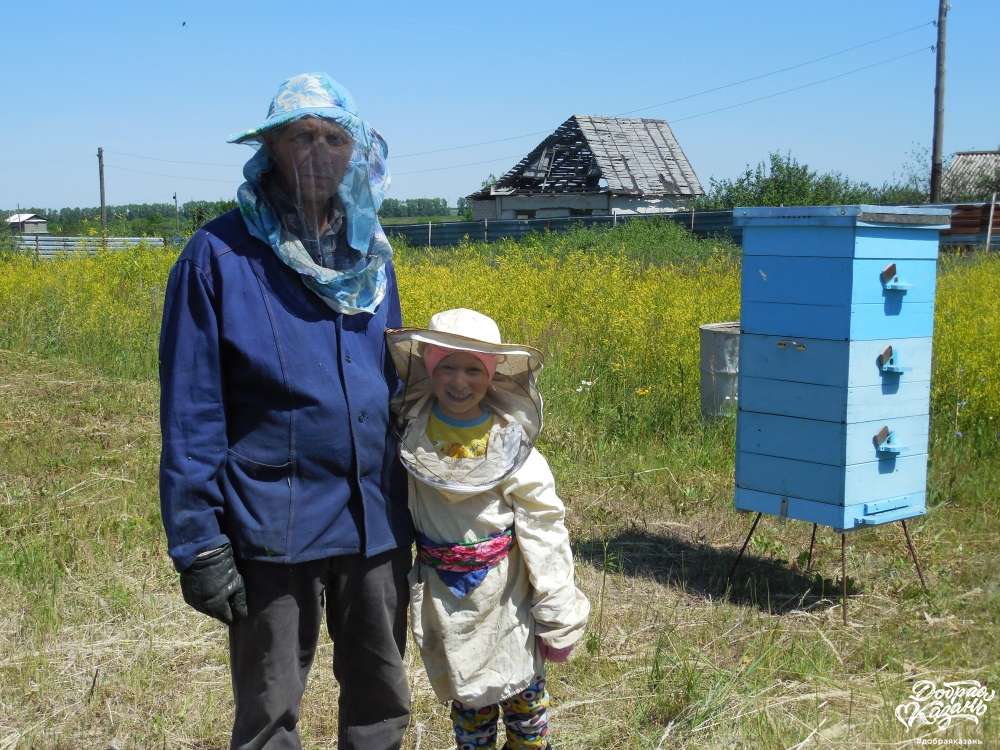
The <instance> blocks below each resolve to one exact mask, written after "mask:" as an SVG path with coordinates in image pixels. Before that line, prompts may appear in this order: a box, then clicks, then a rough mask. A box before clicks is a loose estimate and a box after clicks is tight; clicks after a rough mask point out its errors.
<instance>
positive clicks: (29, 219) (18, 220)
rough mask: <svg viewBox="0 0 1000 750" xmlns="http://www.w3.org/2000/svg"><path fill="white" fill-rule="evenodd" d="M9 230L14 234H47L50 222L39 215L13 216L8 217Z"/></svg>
mask: <svg viewBox="0 0 1000 750" xmlns="http://www.w3.org/2000/svg"><path fill="white" fill-rule="evenodd" d="M7 229H8V230H9V231H11V232H13V233H14V234H47V233H48V231H49V222H48V219H46V218H44V217H42V216H39V215H38V214H11V215H10V216H8V217H7Z"/></svg>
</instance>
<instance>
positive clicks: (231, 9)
mask: <svg viewBox="0 0 1000 750" xmlns="http://www.w3.org/2000/svg"><path fill="white" fill-rule="evenodd" d="M4 15H5V18H4V21H5V23H4V27H5V33H4V43H3V45H2V46H0V70H3V71H4V73H5V76H4V78H5V80H6V82H7V96H6V97H5V106H4V107H3V108H2V110H3V116H2V117H0V139H2V140H3V142H4V143H6V144H7V147H6V148H5V149H4V154H3V156H2V157H0V176H2V179H0V207H5V208H13V207H15V206H16V205H21V206H29V205H30V206H42V207H49V208H51V207H61V206H93V205H97V204H98V202H99V195H98V187H97V159H96V151H97V147H98V146H103V147H104V149H105V152H106V156H105V161H106V165H107V172H106V180H107V195H108V202H109V203H112V204H115V203H129V202H169V201H170V200H171V196H172V194H173V193H174V192H175V191H176V192H177V194H178V198H179V199H180V200H181V201H185V200H194V199H218V198H222V197H230V196H232V195H233V194H234V193H235V189H236V187H237V185H238V184H239V182H240V180H241V177H240V169H241V165H242V163H243V162H244V161H245V160H246V159H247V158H248V157H249V155H250V151H249V149H248V148H247V147H245V146H234V145H228V144H226V143H225V140H226V137H227V136H228V135H230V134H232V133H235V132H238V131H240V130H243V129H245V128H248V127H250V126H253V125H255V124H257V122H258V121H260V120H262V119H263V117H264V115H265V113H266V110H267V106H268V103H269V101H270V98H271V96H272V95H273V94H274V91H275V89H276V87H277V85H278V84H279V83H280V82H281V81H282V80H283V79H285V78H287V77H288V76H290V75H293V74H295V73H299V72H304V71H314V70H325V71H327V72H329V73H330V74H331V75H332V76H333V77H334V78H337V79H338V80H340V81H341V82H342V83H344V84H345V85H347V86H348V87H349V88H350V89H351V90H352V92H353V93H354V96H355V98H356V99H357V101H358V103H359V106H360V108H361V112H362V114H363V116H364V117H366V118H367V119H368V120H369V121H370V122H371V123H372V124H373V125H375V127H377V128H378V129H379V130H380V131H381V132H382V133H383V134H384V135H385V137H386V140H387V141H388V143H389V147H390V168H391V169H392V172H393V187H392V189H391V191H390V193H389V195H390V196H393V197H397V198H410V197H424V196H427V197H446V198H447V199H448V201H449V202H450V203H452V204H453V203H454V202H455V200H456V199H457V197H458V196H460V195H464V194H467V193H469V192H472V191H473V190H475V189H476V188H478V187H479V185H480V182H481V181H482V180H483V179H484V177H485V176H486V175H488V174H489V173H490V172H493V173H496V174H497V175H499V174H501V173H502V172H504V171H506V170H507V169H508V168H509V167H510V166H512V165H513V163H514V162H516V161H517V159H518V158H520V156H522V155H523V154H524V153H526V152H527V151H528V150H530V149H531V147H533V146H534V145H535V144H536V143H537V142H538V141H539V140H541V139H542V137H544V133H545V132H549V131H551V130H553V129H555V128H556V127H557V126H558V125H559V124H560V123H561V122H562V121H563V120H565V119H566V118H567V117H569V116H570V115H572V114H576V113H580V114H595V115H614V114H619V113H623V112H626V111H630V110H635V109H638V108H640V107H647V106H649V105H653V104H658V103H661V102H667V101H670V100H674V99H678V98H680V97H684V96H687V95H689V94H693V93H696V92H699V91H703V90H705V89H710V88H714V87H718V86H722V85H725V84H728V83H731V82H734V81H738V80H741V79H745V78H749V77H753V76H757V75H760V74H765V73H768V72H770V71H773V70H776V69H780V68H785V67H788V66H793V65H797V64H798V63H802V62H805V61H808V60H812V59H814V58H817V57H821V56H824V55H827V54H830V53H834V52H838V51H840V50H843V49H845V48H848V47H852V46H854V45H859V44H863V43H865V42H868V41H871V40H874V39H877V38H880V37H884V36H886V35H890V34H895V33H896V32H903V30H905V29H911V27H914V26H918V25H920V24H927V22H930V21H932V20H934V19H935V18H936V15H937V0H868V1H867V2H856V1H855V0H844V2H840V3H837V4H827V3H810V2H802V0H798V2H785V1H783V0H760V1H759V2H754V3H747V2H700V3H690V2H686V3H678V2H667V1H665V0H660V1H659V2H621V3H607V2H601V3H597V2H584V1H582V0H577V1H576V2H549V3H543V2H538V1H537V0H535V2H523V1H522V0H505V2H501V3H496V2H493V3H469V2H437V3H412V2H382V3H342V2H323V3H309V2H299V3H295V4H287V5H284V6H282V5H280V4H278V3H273V2H272V3H255V2H241V3H230V2H205V1H204V0H202V2H190V1H189V0H179V1H176V2H169V3H152V4H137V3H134V2H129V3H125V2H105V3H98V4H93V3H78V2H72V3H70V2H45V1H44V0H42V1H41V2H34V3H30V4H27V3H23V4H19V7H18V8H17V10H14V11H10V10H8V11H5V14H4ZM997 28H1000V2H997V0H954V1H953V5H952V9H951V12H950V14H949V20H948V32H949V33H948V48H947V49H948V77H947V88H946V92H947V97H946V120H945V137H944V144H945V152H946V153H950V152H953V151H958V150H968V149H992V148H997V147H998V146H1000V127H998V123H1000V111H998V110H1000V101H998V99H997V97H996V95H995V94H996V82H995V67H996V66H995V59H996V58H995V55H996V52H995V35H996V30H997ZM935 33H936V32H935V29H934V27H933V26H932V25H923V26H921V27H920V28H917V29H913V30H910V31H906V32H905V33H899V34H898V35H896V36H893V37H892V38H889V39H884V40H883V41H881V42H878V43H877V44H871V45H868V46H864V47H860V48H858V49H855V50H853V51H850V52H847V53H845V54H842V55H837V56H833V57H830V58H829V59H826V60H823V61H820V62H816V63H813V64H809V65H805V66H802V67H798V68H796V69H794V70H789V71H786V72H783V73H780V74H776V75H772V76H767V77H763V78H760V79H758V80H755V81H751V82H748V83H744V84H740V85H736V86H731V87H728V88H725V89H722V90H719V91H716V92H714V93H710V94H705V95H701V96H696V97H692V98H689V99H686V100H684V101H679V102H675V103H672V104H667V105H664V106H659V107H654V108H651V109H647V110H644V111H643V112H641V113H636V115H635V116H643V117H656V118H663V119H666V120H668V121H669V122H671V124H672V127H673V129H674V132H675V134H676V135H677V138H678V140H679V141H680V143H681V145H682V147H683V148H684V150H685V152H686V154H687V156H688V158H689V160H690V161H691V163H692V165H693V167H694V169H695V171H696V173H697V174H698V176H699V177H700V179H701V180H702V182H703V183H704V184H705V186H706V187H707V186H708V184H709V180H710V178H712V177H716V178H725V177H733V176H735V175H737V174H738V173H739V172H740V171H742V169H743V168H744V167H745V166H746V165H748V164H750V165H753V164H756V163H757V162H759V161H762V160H764V159H765V158H766V157H767V154H768V153H769V152H771V151H776V150H777V151H782V152H787V153H791V154H792V155H793V156H795V157H796V158H798V159H799V160H800V161H804V162H806V163H807V164H809V165H810V166H811V167H813V168H814V169H818V170H821V171H840V172H842V173H844V174H846V175H848V176H850V177H852V178H854V179H864V180H869V181H872V182H882V181H884V180H888V179H891V178H892V177H893V175H894V174H900V173H902V172H903V170H904V167H905V165H906V164H907V162H909V161H912V158H911V153H912V152H913V151H914V149H915V148H916V149H919V148H921V147H922V148H924V149H927V150H928V153H929V147H930V143H931V122H932V114H933V77H934V54H933V53H932V52H931V51H930V49H929V48H930V47H931V45H932V44H933V43H934V40H935ZM921 48H923V49H921ZM911 52H912V53H913V54H908V53H911ZM900 56H903V57H901V58H900V59H897V60H895V61H892V62H886V63H884V64H883V61H886V60H889V59H890V58H895V57H900ZM863 66H871V67H869V68H867V69H866V70H862V71H860V72H857V73H853V74H849V75H844V76H843V77H840V78H837V79H836V80H832V81H828V82H826V83H822V84H817V85H809V84H812V83H813V82H816V81H820V80H822V79H827V78H831V77H833V76H838V75H841V74H845V73H848V72H849V71H852V70H854V69H857V68H861V67H863ZM799 86H804V88H802V89H801V90H798V91H794V92H791V93H787V94H783V95H780V96H776V97H773V98H768V99H764V100H762V101H758V102H755V103H751V104H747V105H746V106H738V107H734V108H732V109H726V110H724V111H720V112H715V113H711V114H703V113H706V112H710V111H711V110H715V109H719V108H723V107H729V106H731V105H735V104H739V103H741V102H745V101H747V100H750V99H755V98H757V97H765V96H768V95H770V94H773V93H775V92H779V91H783V90H786V89H790V88H795V87H799ZM539 131H540V132H539ZM526 133H536V134H535V135H531V136H527V137H521V138H517V139H515V140H509V141H506V142H501V143H490V144H486V145H481V146H474V147H468V148H454V147H457V146H464V145H466V144H471V143H478V142H482V141H493V140H497V139H503V138H508V137H512V136H521V135H523V134H526ZM434 149H451V150H447V151H441V152H439V153H434V154H426V155H423V156H409V155H410V154H414V153H416V152H423V151H428V150H434ZM139 157H145V158H139ZM179 162H198V163H179ZM481 162H488V163H481ZM457 165H468V166H457Z"/></svg>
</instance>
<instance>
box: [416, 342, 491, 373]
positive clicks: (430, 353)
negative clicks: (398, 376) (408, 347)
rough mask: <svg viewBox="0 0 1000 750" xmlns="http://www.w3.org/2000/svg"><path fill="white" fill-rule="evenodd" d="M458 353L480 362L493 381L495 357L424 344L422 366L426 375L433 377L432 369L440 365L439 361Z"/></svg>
mask: <svg viewBox="0 0 1000 750" xmlns="http://www.w3.org/2000/svg"><path fill="white" fill-rule="evenodd" d="M458 352H464V353H466V354H471V355H472V356H473V357H475V358H476V359H478V360H479V361H480V362H482V363H483V367H485V368H486V372H488V373H489V374H490V379H491V380H492V379H493V374H494V373H495V372H496V371H497V355H495V354H483V353H481V352H473V351H470V350H468V349H448V348H445V347H443V346H435V345H434V344H424V366H425V367H426V368H427V374H428V375H433V374H434V369H435V368H436V367H437V366H438V365H439V364H441V360H443V359H444V358H445V357H450V356H451V355H452V354H457V353H458Z"/></svg>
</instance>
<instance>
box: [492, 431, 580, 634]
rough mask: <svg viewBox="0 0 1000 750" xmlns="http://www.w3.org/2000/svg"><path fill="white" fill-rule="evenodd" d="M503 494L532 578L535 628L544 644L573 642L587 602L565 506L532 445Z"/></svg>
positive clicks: (544, 463)
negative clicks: (578, 579) (579, 584)
mask: <svg viewBox="0 0 1000 750" xmlns="http://www.w3.org/2000/svg"><path fill="white" fill-rule="evenodd" d="M504 495H505V496H506V497H507V499H508V501H509V502H510V503H511V504H512V505H513V507H514V536H515V539H516V540H517V546H518V548H519V549H520V551H521V556H522V558H523V559H524V563H525V565H526V566H527V568H528V576H529V578H530V580H531V586H532V589H533V593H532V606H531V614H532V616H533V617H534V619H535V625H536V627H535V632H536V634H537V635H539V636H541V638H542V640H543V641H544V642H545V644H546V645H547V646H551V647H553V648H565V647H567V646H572V645H573V644H574V643H576V642H577V641H578V640H580V638H581V637H582V636H583V630H584V626H585V625H586V624H587V616H588V615H589V614H590V602H589V601H587V597H586V596H585V595H584V593H583V592H582V591H580V589H578V588H577V587H576V583H575V581H574V578H573V553H572V551H571V550H570V546H569V533H568V532H567V531H566V524H565V522H564V517H565V514H566V509H565V507H564V506H563V503H562V500H560V499H559V496H558V495H557V494H556V488H555V480H554V479H553V477H552V471H551V470H550V469H549V465H548V464H547V463H546V461H545V459H544V458H543V457H542V455H541V454H540V453H539V452H538V451H536V450H532V452H531V455H530V456H529V457H528V460H527V461H526V462H525V463H524V466H522V467H521V469H520V470H518V471H517V473H516V474H515V475H514V477H513V479H512V480H511V483H510V484H509V485H508V487H507V488H505V489H504Z"/></svg>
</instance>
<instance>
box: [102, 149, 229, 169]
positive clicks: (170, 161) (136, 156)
mask: <svg viewBox="0 0 1000 750" xmlns="http://www.w3.org/2000/svg"><path fill="white" fill-rule="evenodd" d="M104 153H106V154H116V155H118V156H130V157H132V158H133V159H146V160H147V161H162V162H165V163H167V164H191V165H194V166H204V167H242V166H243V165H242V164H232V163H228V162H227V163H223V162H219V161H181V160H180V159H161V158H159V157H157V156H143V155H142V154H130V153H129V152H127V151H112V150H111V149H109V148H106V149H104Z"/></svg>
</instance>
